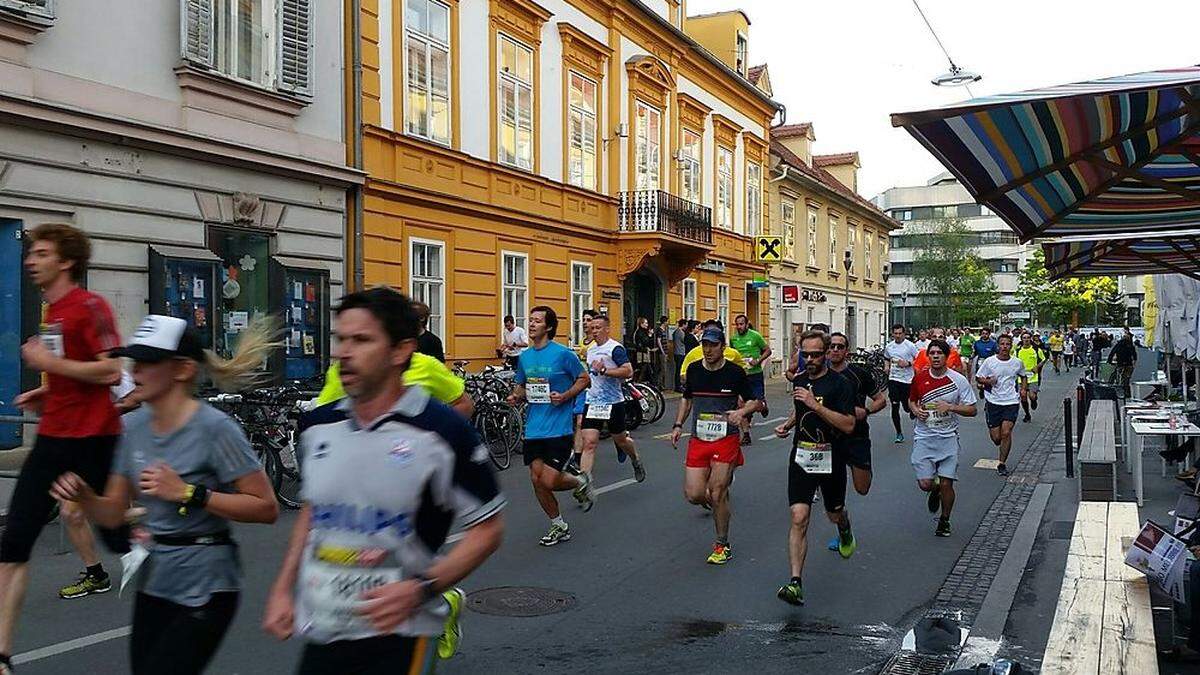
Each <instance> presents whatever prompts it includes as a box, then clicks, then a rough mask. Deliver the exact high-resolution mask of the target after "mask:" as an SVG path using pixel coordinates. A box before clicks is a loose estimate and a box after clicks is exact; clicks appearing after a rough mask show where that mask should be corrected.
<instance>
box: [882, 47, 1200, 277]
mask: <svg viewBox="0 0 1200 675" xmlns="http://www.w3.org/2000/svg"><path fill="white" fill-rule="evenodd" d="M892 125H893V126H902V127H904V128H905V129H907V130H908V132H909V133H911V134H912V135H913V136H914V137H915V138H916V139H917V140H918V141H919V142H920V143H921V144H922V145H924V146H925V148H926V149H928V150H929V151H930V152H931V153H933V155H934V156H935V157H937V158H938V160H939V161H941V162H942V164H944V165H945V166H946V168H947V169H949V170H950V171H951V172H952V173H953V174H954V175H955V176H957V177H958V179H959V180H960V181H961V182H962V184H963V185H964V186H965V187H966V188H967V189H968V190H969V191H970V192H971V194H972V195H973V196H974V197H975V199H976V200H977V201H979V203H981V204H984V205H986V206H987V207H988V208H990V209H991V210H992V211H994V212H996V213H997V214H998V215H999V216H1000V217H1001V218H1003V219H1004V221H1005V222H1007V223H1008V225H1009V226H1010V227H1012V228H1013V229H1014V230H1015V231H1016V232H1017V233H1018V234H1019V235H1020V236H1021V240H1022V241H1028V240H1030V239H1032V238H1033V237H1035V236H1053V235H1059V236H1071V235H1084V234H1092V235H1108V234H1112V233H1127V232H1138V233H1146V232H1156V231H1164V230H1172V229H1179V228H1200V137H1198V134H1200V66H1197V67H1189V68H1179V69H1174V70H1161V71H1154V72H1149V73H1138V74H1134V75H1123V76H1120V77H1110V78H1105V79H1101V80H1094V81H1091V82H1081V83H1077V84H1067V85H1061V86H1057V87H1050V88H1048V89H1037V90H1032V91H1025V92H1020V93H1016V94H1004V95H999V96H986V97H982V98H976V99H972V100H970V101H966V102H963V103H958V104H955V105H951V106H948V107H945V108H940V109H936V110H928V111H924V112H913V113H897V114H894V115H892ZM1192 264H1194V263H1192Z"/></svg>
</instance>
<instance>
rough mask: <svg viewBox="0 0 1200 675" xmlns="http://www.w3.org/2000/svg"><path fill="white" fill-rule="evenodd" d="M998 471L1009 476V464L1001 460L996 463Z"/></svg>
mask: <svg viewBox="0 0 1200 675" xmlns="http://www.w3.org/2000/svg"><path fill="white" fill-rule="evenodd" d="M996 473H998V474H1000V475H1001V476H1007V475H1008V473H1009V471H1008V466H1007V465H1005V464H1004V462H1000V463H999V464H997V465H996Z"/></svg>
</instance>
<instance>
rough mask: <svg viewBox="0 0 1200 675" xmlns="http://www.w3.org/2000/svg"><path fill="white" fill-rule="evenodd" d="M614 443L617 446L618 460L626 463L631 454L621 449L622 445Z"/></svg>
mask: <svg viewBox="0 0 1200 675" xmlns="http://www.w3.org/2000/svg"><path fill="white" fill-rule="evenodd" d="M613 445H614V446H615V447H616V448H617V461H618V462H619V463H621V464H624V463H625V460H626V459H627V458H628V457H629V455H626V454H625V451H624V450H622V449H621V446H619V445H617V444H616V443H614V444H613Z"/></svg>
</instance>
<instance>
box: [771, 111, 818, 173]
mask: <svg viewBox="0 0 1200 675" xmlns="http://www.w3.org/2000/svg"><path fill="white" fill-rule="evenodd" d="M771 140H774V141H779V143H780V144H781V145H783V147H785V148H787V149H788V150H791V151H792V152H793V153H795V155H796V156H797V157H799V158H800V159H802V160H804V163H805V164H807V165H809V166H812V144H813V141H815V140H817V137H816V136H815V135H814V134H813V126H812V123H811V122H801V123H799V124H785V125H783V126H781V127H776V128H774V129H772V130H771Z"/></svg>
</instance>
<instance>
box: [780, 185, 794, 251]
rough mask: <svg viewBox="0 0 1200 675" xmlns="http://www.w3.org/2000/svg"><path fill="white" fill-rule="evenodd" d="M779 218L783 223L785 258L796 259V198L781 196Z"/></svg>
mask: <svg viewBox="0 0 1200 675" xmlns="http://www.w3.org/2000/svg"><path fill="white" fill-rule="evenodd" d="M779 220H780V222H782V223H783V248H784V250H786V251H787V258H788V260H791V261H793V262H795V260H796V200H794V199H787V198H781V199H780V200H779Z"/></svg>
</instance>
